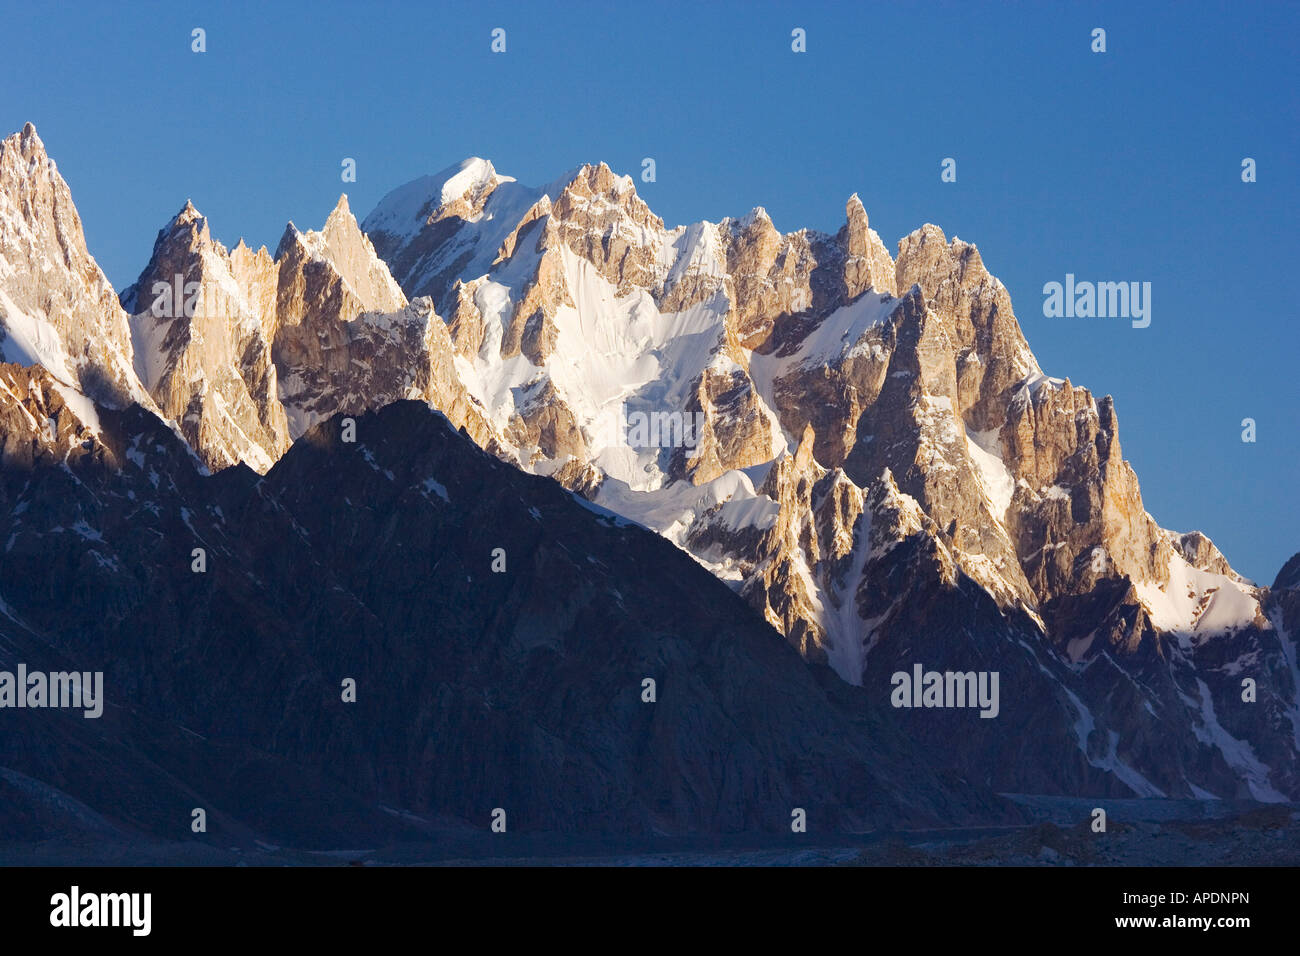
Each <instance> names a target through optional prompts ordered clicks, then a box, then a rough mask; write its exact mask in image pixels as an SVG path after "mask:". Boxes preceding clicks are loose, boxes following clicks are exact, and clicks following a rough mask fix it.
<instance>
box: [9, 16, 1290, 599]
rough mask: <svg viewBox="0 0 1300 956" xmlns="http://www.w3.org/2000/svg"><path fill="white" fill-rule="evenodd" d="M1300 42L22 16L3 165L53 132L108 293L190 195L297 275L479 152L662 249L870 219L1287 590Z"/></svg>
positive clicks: (785, 21)
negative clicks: (911, 235)
mask: <svg viewBox="0 0 1300 956" xmlns="http://www.w3.org/2000/svg"><path fill="white" fill-rule="evenodd" d="M195 27H202V28H203V29H204V30H206V33H207V52H206V53H202V54H196V53H193V52H191V30H192V29H193V28H195ZM496 27H501V28H504V29H505V30H506V52H505V53H503V54H494V53H492V52H491V50H490V42H491V36H490V34H491V31H492V30H493V28H496ZM796 27H798V28H802V29H804V30H805V31H806V34H807V52H806V53H794V52H793V51H792V50H791V31H792V30H793V29H795V28H796ZM1095 27H1102V28H1104V29H1105V30H1106V46H1107V50H1106V52H1105V53H1093V52H1092V50H1091V45H1092V37H1091V33H1092V30H1093V29H1094V28H1095ZM1297 27H1300V4H1296V3H1290V2H1287V3H1282V2H1278V3H1251V2H1242V3H1222V4H1211V3H1190V2H1179V3H1143V2H1134V0H1122V2H1113V3H1078V4H1074V3H1072V4H1068V5H1066V4H1056V3H1048V2H1043V3H1014V4H1013V3H985V2H971V3H951V4H935V3H892V2H891V3H875V2H870V3H868V2H852V3H850V2H844V3H816V2H798V3H786V4H775V3H773V4H766V3H739V2H737V3H701V2H685V3H670V2H662V0H655V2H653V3H651V2H644V0H643V2H635V3H634V2H623V0H620V2H608V3H604V4H596V3H566V4H562V5H561V4H551V3H545V2H541V0H535V2H534V0H529V2H527V3H514V4H501V3H490V2H474V3H464V4H433V3H427V2H425V3H410V4H397V3H389V4H384V3H369V2H366V3H360V2H355V3H340V2H327V0H325V2H323V0H316V2H311V3H302V4H291V3H253V4H247V5H237V4H226V3H221V4H215V3H212V4H185V3H168V4H150V3H131V4H129V5H128V4H121V5H119V4H112V5H109V4H98V3H96V4H88V3H67V4H58V5H54V4H32V3H22V4H15V3H12V2H9V0H0V36H3V38H4V41H5V42H4V48H5V58H6V68H5V70H4V71H3V72H2V73H0V135H7V134H8V133H10V132H13V131H16V130H18V129H21V127H22V124H23V123H24V122H27V121H29V120H30V121H32V122H34V123H35V124H36V126H37V129H38V130H39V131H40V134H41V136H42V138H43V139H44V140H45V143H46V146H47V147H48V149H49V150H50V153H51V155H53V157H54V158H55V160H56V161H57V162H58V164H59V168H60V170H61V172H62V173H63V175H64V176H65V178H66V179H67V180H68V182H69V183H70V185H71V187H72V193H73V197H74V199H75V200H76V203H77V206H78V208H79V210H80V211H81V214H82V218H83V220H84V224H85V228H86V235H87V239H88V241H89V244H90V248H91V252H92V253H93V254H94V255H95V256H96V258H97V259H98V260H99V262H100V264H101V265H102V266H103V267H104V269H105V271H106V272H107V273H108V276H109V278H110V279H111V280H112V282H113V284H114V285H115V286H116V287H117V288H118V289H121V288H124V287H125V286H126V285H128V284H130V283H131V282H132V281H134V279H135V278H136V276H137V274H138V273H139V271H140V270H141V269H142V268H143V266H144V265H145V263H146V262H147V260H148V258H149V253H150V249H151V248H152V244H153V240H154V236H155V234H156V233H157V231H158V229H159V228H161V227H162V226H163V225H164V224H165V223H166V222H167V221H168V220H169V219H170V218H171V217H172V216H173V215H174V214H175V213H176V212H177V211H178V210H179V209H180V208H181V206H182V205H184V203H185V200H186V198H192V199H193V200H194V203H195V205H196V206H197V207H198V208H199V210H200V211H201V212H203V213H204V215H206V216H207V217H208V220H209V223H210V225H211V227H212V229H213V232H214V234H215V235H216V236H217V237H218V238H219V239H221V240H222V241H223V242H225V243H226V244H227V245H233V244H234V243H235V241H236V240H237V239H239V237H240V236H244V237H246V238H247V239H248V240H249V241H250V242H251V243H252V244H254V246H256V245H259V244H266V245H268V246H270V247H271V248H272V250H273V249H274V246H275V244H276V242H277V241H278V240H279V237H280V234H281V233H282V232H283V229H284V224H285V222H286V221H288V220H290V219H292V220H293V221H295V222H296V223H297V224H298V225H299V226H300V227H302V228H319V226H320V225H321V224H322V223H323V221H324V218H325V216H326V215H327V214H328V212H329V210H330V209H331V208H332V207H333V205H334V203H335V201H336V200H337V199H338V194H339V193H340V192H343V191H346V192H348V194H349V196H350V199H351V205H352V208H353V210H354V211H355V212H356V213H357V215H358V216H359V217H363V216H364V215H365V213H367V212H368V211H369V210H370V209H371V208H372V207H373V206H374V204H375V203H376V202H377V201H378V200H379V199H380V198H381V197H382V196H383V195H384V193H386V192H387V191H388V190H389V189H391V188H393V187H394V186H397V185H400V184H401V183H403V182H406V181H408V180H410V179H413V178H415V177H416V176H418V175H421V174H424V173H430V172H435V171H437V170H439V169H442V168H444V167H446V166H449V165H451V164H452V163H454V162H457V161H459V160H460V159H463V158H465V157H466V156H471V155H478V156H484V157H487V158H488V159H491V160H492V161H493V163H494V164H495V165H496V167H497V169H498V170H500V171H501V172H503V173H506V174H508V175H512V176H514V177H516V178H517V179H519V180H520V181H522V182H525V183H529V184H540V183H544V182H549V181H550V180H551V179H553V178H554V177H555V176H557V175H558V174H559V173H561V172H562V171H564V170H565V169H568V168H569V167H572V166H574V165H577V164H579V163H582V162H587V161H597V160H605V161H606V162H608V163H609V164H610V165H611V166H613V167H614V169H615V170H616V171H618V172H622V173H628V174H631V175H633V176H634V177H635V178H637V180H638V183H637V185H638V189H639V191H640V192H641V194H642V195H643V196H644V197H645V199H646V201H647V202H649V204H650V206H651V207H652V208H653V209H654V210H655V211H656V212H657V213H658V214H659V215H661V216H663V218H664V219H665V221H666V222H667V223H668V224H669V225H670V226H671V225H676V224H679V223H684V222H692V221H696V220H699V219H710V220H714V221H716V220H718V219H720V218H722V217H724V216H727V215H742V214H744V213H745V212H747V211H748V210H749V209H750V208H751V207H753V206H755V205H762V206H764V207H765V208H766V209H767V210H768V212H769V213H770V214H771V215H772V218H773V220H774V221H775V222H776V225H777V227H778V228H780V229H782V230H792V229H797V228H800V227H802V226H808V227H812V228H816V229H822V230H826V231H832V232H833V231H834V230H835V229H837V228H838V227H839V226H840V224H841V223H842V222H843V220H844V203H845V200H846V199H847V197H848V196H849V195H850V194H851V193H853V192H857V193H859V194H860V195H861V197H862V201H863V203H864V204H865V206H866V209H867V212H868V214H869V215H870V218H871V224H872V226H873V227H874V228H875V229H876V230H877V231H878V232H879V233H880V234H881V237H882V238H883V239H884V240H885V243H886V245H888V246H889V247H890V249H891V251H892V250H894V249H895V247H896V243H897V240H898V239H899V238H900V237H902V236H903V235H905V234H907V233H908V232H910V231H911V230H912V229H914V228H916V227H917V226H919V225H921V224H922V223H925V222H933V223H935V224H937V225H939V226H940V227H942V228H943V229H944V231H945V232H946V233H947V234H948V235H949V236H952V235H954V234H955V235H959V236H961V237H962V238H963V239H965V240H967V241H970V242H974V243H976V245H978V246H979V249H980V252H981V254H982V255H983V258H984V262H985V265H986V266H987V267H988V268H989V270H990V271H992V272H993V273H994V274H995V275H997V276H998V277H999V278H1001V279H1002V281H1003V282H1004V283H1006V285H1007V287H1008V289H1009V290H1010V292H1011V296H1012V301H1013V303H1014V305H1015V309H1016V314H1017V317H1018V318H1019V320H1020V322H1021V325H1022V326H1023V328H1024V331H1025V335H1026V336H1027V337H1028V339H1029V343H1030V345H1031V346H1032V347H1033V349H1034V351H1035V353H1036V355H1037V356H1038V359H1039V362H1040V363H1041V364H1042V366H1043V368H1044V370H1045V371H1046V372H1048V374H1051V375H1056V376H1060V377H1066V376H1068V377H1069V378H1070V380H1071V381H1072V382H1073V383H1075V384H1079V385H1086V386H1088V387H1089V388H1091V389H1092V390H1093V392H1094V393H1096V394H1097V395H1104V394H1112V395H1114V396H1115V401H1116V407H1117V410H1118V414H1119V421H1120V438H1121V442H1122V444H1123V448H1124V453H1125V456H1126V457H1127V458H1129V459H1130V460H1131V461H1132V462H1133V465H1134V467H1135V468H1136V469H1137V472H1138V476H1139V478H1140V480H1141V483H1142V491H1143V495H1144V498H1145V501H1146V506H1147V509H1148V510H1149V511H1150V512H1151V513H1152V514H1153V515H1154V516H1155V518H1156V520H1157V521H1158V522H1159V523H1160V524H1161V525H1163V526H1165V527H1168V528H1173V529H1176V530H1180V531H1187V530H1191V529H1199V530H1202V531H1204V532H1205V533H1206V534H1208V535H1209V536H1210V537H1211V538H1213V539H1214V541H1215V542H1216V543H1217V544H1218V545H1219V546H1220V547H1221V548H1222V549H1223V551H1224V552H1225V553H1226V554H1227V555H1228V558H1229V559H1230V560H1231V561H1232V562H1233V564H1234V565H1235V566H1236V567H1237V568H1238V570H1240V571H1241V572H1242V573H1243V574H1246V575H1247V576H1248V577H1252V578H1254V579H1256V580H1258V581H1259V582H1260V583H1271V582H1272V579H1273V576H1274V574H1275V573H1276V571H1277V570H1278V568H1279V567H1280V566H1281V564H1282V562H1283V561H1284V560H1285V559H1286V558H1287V557H1289V556H1290V555H1291V554H1292V553H1294V552H1296V551H1297V550H1300V506H1298V505H1297V474H1298V473H1300V440H1298V437H1297V436H1298V434H1300V429H1298V427H1297V415H1298V414H1300V384H1298V383H1300V377H1298V374H1297V372H1298V369H1297V359H1298V358H1300V348H1297V346H1298V345H1300V333H1298V332H1297V288H1298V286H1297V281H1296V280H1297V269H1298V264H1300V241H1298V240H1297V229H1296V215H1297V212H1298V211H1300V203H1297V198H1298V196H1300V192H1298V187H1297V176H1296V174H1297V158H1298V149H1297V146H1298V145H1300V117H1298V116H1297V112H1298V111H1297V79H1298V70H1297V66H1296V64H1297V55H1296V49H1295V45H1296V40H1297V34H1298V33H1300V30H1297ZM647 156H648V157H653V158H654V159H655V161H656V165H657V181H656V182H654V183H642V182H640V177H639V173H640V170H641V161H642V159H643V158H644V157H647ZM344 157H351V158H353V159H355V160H356V163H357V182H355V183H349V184H344V183H342V182H341V181H340V163H341V161H342V159H343V158H344ZM946 157H951V158H953V159H955V160H956V162H957V181H956V182H953V183H944V182H941V181H940V164H941V161H942V160H943V159H944V158H946ZM1245 157H1251V158H1253V159H1255V160H1256V163H1257V177H1258V181H1257V182H1255V183H1251V184H1247V183H1243V182H1242V180H1241V163H1242V160H1243V158H1245ZM1066 273H1073V274H1075V275H1076V276H1077V277H1078V279H1079V280H1085V279H1087V280H1093V281H1139V282H1150V283H1151V284H1152V301H1151V307H1152V311H1151V319H1152V321H1151V325H1150V327H1148V328H1145V329H1134V328H1132V326H1131V324H1130V323H1129V322H1128V321H1126V320H1123V319H1073V318H1045V317H1044V315H1043V299H1044V296H1043V292H1042V289H1043V285H1044V283H1046V282H1050V281H1058V282H1059V281H1064V278H1065V275H1066ZM1247 417H1249V418H1253V419H1255V421H1256V422H1257V430H1258V431H1257V438H1258V440H1257V441H1256V442H1255V443H1254V444H1247V443H1244V442H1243V441H1242V440H1241V432H1242V425H1241V422H1242V419H1244V418H1247Z"/></svg>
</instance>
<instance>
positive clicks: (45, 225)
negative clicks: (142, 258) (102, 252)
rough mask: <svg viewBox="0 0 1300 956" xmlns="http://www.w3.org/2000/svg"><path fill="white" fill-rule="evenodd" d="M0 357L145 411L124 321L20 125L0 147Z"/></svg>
mask: <svg viewBox="0 0 1300 956" xmlns="http://www.w3.org/2000/svg"><path fill="white" fill-rule="evenodd" d="M0 276H2V277H3V286H2V287H0V292H2V293H3V295H0V357H2V358H3V359H5V360H9V361H16V362H20V363H22V364H25V365H30V364H36V363H39V364H41V365H43V366H44V367H45V368H46V369H48V370H49V371H50V372H51V374H52V375H54V376H55V378H56V379H58V380H59V381H61V382H64V383H66V384H69V385H72V386H74V387H76V388H78V389H81V390H82V391H84V392H86V393H87V394H91V395H93V396H94V397H95V398H96V400H98V401H101V402H105V403H108V404H114V405H120V404H124V403H127V402H130V401H140V402H142V403H144V404H145V405H146V406H148V407H152V402H151V401H150V399H149V397H148V395H147V394H146V393H145V391H144V388H143V387H142V386H141V385H140V383H139V381H138V379H137V378H136V376H135V371H134V368H133V364H132V352H133V349H132V343H131V332H130V327H129V324H128V322H127V318H126V314H125V312H123V311H122V309H121V307H120V306H119V305H118V302H117V296H116V295H114V293H113V288H112V286H111V285H110V284H109V281H108V279H107V277H106V276H105V275H104V273H103V272H102V271H101V270H100V268H99V265H98V263H96V262H95V260H94V258H93V257H92V256H91V254H90V252H89V250H88V249H87V248H86V239H85V234H84V232H83V230H82V225H81V217H80V215H79V214H78V213H77V209H76V206H75V205H74V203H73V201H72V193H71V191H70V190H69V189H68V185H67V183H66V182H64V180H63V177H62V176H60V175H59V173H58V169H57V168H56V166H55V164H54V161H53V160H51V159H50V158H49V156H48V155H47V154H46V152H45V145H44V144H43V143H42V142H41V139H40V137H39V136H38V135H37V133H36V128H35V127H34V126H32V124H30V123H28V124H27V125H26V126H24V127H23V129H22V131H21V132H19V133H15V134H13V135H12V136H10V137H8V138H6V139H5V140H3V141H0Z"/></svg>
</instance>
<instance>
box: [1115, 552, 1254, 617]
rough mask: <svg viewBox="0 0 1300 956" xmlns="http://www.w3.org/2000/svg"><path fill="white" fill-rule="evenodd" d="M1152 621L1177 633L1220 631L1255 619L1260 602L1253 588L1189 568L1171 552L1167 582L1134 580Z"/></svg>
mask: <svg viewBox="0 0 1300 956" xmlns="http://www.w3.org/2000/svg"><path fill="white" fill-rule="evenodd" d="M1134 588H1135V589H1136V591H1137V594H1138V598H1139V599H1140V600H1141V601H1142V604H1143V606H1144V607H1145V608H1146V609H1147V612H1148V614H1149V615H1150V617H1151V623H1152V624H1153V625H1155V626H1156V627H1157V628H1159V629H1160V630H1162V631H1168V632H1171V633H1176V634H1184V635H1190V634H1204V635H1212V634H1221V633H1223V632H1225V631H1228V630H1231V629H1233V628H1238V627H1244V626H1245V625H1247V624H1249V623H1251V622H1252V621H1253V620H1255V616H1256V614H1257V613H1258V612H1259V601H1258V599H1257V598H1256V597H1255V595H1254V593H1253V592H1252V590H1251V589H1250V588H1249V587H1248V586H1246V585H1243V584H1239V583H1237V582H1236V581H1234V580H1233V579H1231V578H1229V577H1227V576H1226V575H1222V574H1215V573H1213V572H1210V571H1201V570H1199V569H1197V568H1194V567H1192V565H1190V564H1188V563H1187V561H1186V560H1185V559H1184V558H1183V556H1182V555H1180V554H1178V553H1177V552H1174V554H1173V556H1172V557H1171V558H1170V561H1169V583H1168V584H1167V585H1165V586H1164V587H1163V588H1161V586H1160V585H1159V584H1157V583H1155V582H1153V581H1139V582H1135V584H1134Z"/></svg>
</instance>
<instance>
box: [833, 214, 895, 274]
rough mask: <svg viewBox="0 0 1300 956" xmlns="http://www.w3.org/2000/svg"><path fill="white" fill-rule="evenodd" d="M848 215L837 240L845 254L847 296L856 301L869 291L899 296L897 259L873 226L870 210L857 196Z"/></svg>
mask: <svg viewBox="0 0 1300 956" xmlns="http://www.w3.org/2000/svg"><path fill="white" fill-rule="evenodd" d="M845 214H846V217H847V220H848V221H847V222H846V223H845V225H844V228H843V229H842V230H840V234H839V236H838V237H837V238H838V240H839V242H840V244H841V245H842V246H843V247H844V252H845V260H844V290H845V295H846V296H847V297H848V298H849V299H854V298H857V297H858V296H859V295H861V294H862V293H863V292H865V291H866V290H867V289H875V290H876V291H877V292H885V293H888V294H889V295H894V294H896V288H897V286H896V280H895V267H894V260H893V258H892V257H891V256H890V255H889V250H888V249H886V248H885V244H884V243H883V242H882V241H881V239H880V236H878V235H877V234H876V231H875V230H874V229H872V228H871V227H870V224H869V220H868V219H867V210H866V209H865V208H864V207H863V205H862V200H861V199H859V198H858V194H857V193H854V194H853V195H852V196H850V197H849V201H848V203H847V204H846V206H845Z"/></svg>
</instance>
